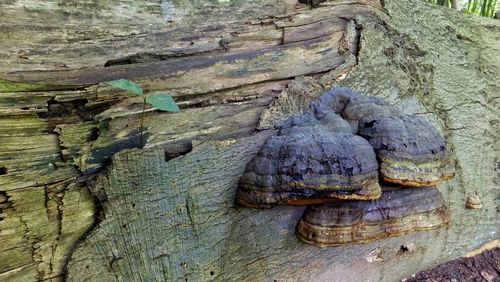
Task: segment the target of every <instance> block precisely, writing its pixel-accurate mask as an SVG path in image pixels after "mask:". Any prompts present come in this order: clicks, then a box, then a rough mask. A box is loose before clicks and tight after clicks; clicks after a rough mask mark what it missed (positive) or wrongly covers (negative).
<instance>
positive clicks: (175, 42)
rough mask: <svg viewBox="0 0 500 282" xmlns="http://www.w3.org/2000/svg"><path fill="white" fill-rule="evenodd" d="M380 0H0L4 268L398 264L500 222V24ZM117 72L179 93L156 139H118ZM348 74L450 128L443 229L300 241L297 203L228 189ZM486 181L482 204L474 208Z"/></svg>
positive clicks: (90, 271)
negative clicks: (258, 204)
mask: <svg viewBox="0 0 500 282" xmlns="http://www.w3.org/2000/svg"><path fill="white" fill-rule="evenodd" d="M384 2H385V6H381V5H380V3H379V2H378V1H373V0H359V1H354V0H352V1H351V0H346V1H326V2H324V3H322V4H321V5H320V6H319V7H317V8H314V9H310V8H309V7H308V6H306V5H300V4H297V3H296V1H292V0H281V1H268V0H259V1H243V0H241V1H230V2H225V1H220V2H216V1H209V2H206V1H177V2H175V1H173V2H172V1H161V3H160V2H150V1H134V2H133V3H132V2H128V3H118V2H115V1H79V2H78V4H76V3H69V2H65V1H44V2H43V3H41V2H36V1H28V0H23V1H21V0H18V1H10V2H5V3H1V4H0V8H1V9H0V17H1V18H2V23H0V38H1V39H2V41H1V42H0V47H1V48H0V142H1V144H2V146H1V147H0V174H1V175H0V242H2V243H0V280H16V281H18V280H25V281H33V280H43V279H49V278H54V279H60V278H62V277H63V276H62V275H63V274H65V273H66V272H67V278H68V279H69V280H77V281H80V280H85V279H89V280H99V281H103V280H129V279H136V280H138V279H143V280H185V279H188V281H192V280H195V281H196V280H273V279H276V280H278V281H280V280H310V279H316V280H322V279H324V280H332V279H338V280H344V281H345V280H352V279H356V280H369V279H376V280H394V279H399V278H402V277H406V276H408V275H410V274H411V273H414V272H416V271H417V270H420V269H422V268H425V267H429V266H432V265H434V264H435V263H436V262H439V261H444V260H447V259H450V258H453V257H456V256H458V255H460V254H463V253H464V252H466V251H468V250H470V249H471V248H473V247H475V246H477V245H481V244H482V243H484V242H486V241H489V240H491V239H492V238H496V237H498V226H499V223H500V222H499V220H498V214H497V208H496V206H497V205H498V197H499V195H498V183H499V179H498V177H499V175H498V156H499V151H500V144H499V143H498V142H499V132H500V129H499V121H498V117H499V107H498V97H499V93H498V89H499V88H500V85H499V84H500V82H499V79H498V76H499V70H498V68H499V66H500V62H499V60H500V56H499V54H500V46H499V42H498V39H497V38H496V37H494V36H492V35H491V34H495V32H497V31H498V30H499V29H500V25H499V23H498V22H497V21H493V20H487V19H480V18H476V17H473V16H465V15H458V14H456V13H455V12H453V11H452V10H446V9H439V8H438V9H435V8H430V7H429V6H427V5H426V4H424V3H421V2H417V3H413V2H411V1H395V0H391V1H388V0H386V1H384ZM95 5H97V6H98V8H96V6H95ZM429 19H432V20H429ZM351 20H355V22H354V21H351ZM62 22H64V23H65V24H61V23H62ZM497 33H498V32H497ZM358 43H359V44H358ZM358 45H359V46H358ZM105 65H106V67H105ZM39 70H43V71H39ZM301 75H308V76H309V77H299V76H301ZM115 78H129V79H133V80H134V81H136V82H139V83H141V84H142V85H144V86H145V87H146V88H148V89H149V90H169V91H172V92H173V94H174V96H175V98H176V100H177V101H179V102H180V105H181V107H182V108H183V111H182V112H181V113H178V114H168V113H159V112H156V111H154V109H148V110H147V113H146V117H145V126H146V128H147V133H146V136H147V139H148V143H147V144H146V148H145V150H144V151H141V150H132V151H129V150H125V149H130V148H134V147H137V146H138V143H139V136H138V127H139V122H140V119H139V116H140V112H141V108H142V105H141V100H140V99H137V98H134V97H130V96H127V95H126V94H125V93H123V92H120V91H117V90H113V89H110V88H109V87H107V86H106V85H105V84H104V83H103V82H104V81H107V80H110V79H115ZM339 82H340V83H341V84H342V85H345V86H348V87H351V88H353V89H355V90H358V91H361V92H364V93H366V94H370V95H377V96H380V97H384V98H385V99H387V100H389V101H391V103H393V104H394V105H397V106H399V107H400V108H401V109H402V110H403V111H404V112H406V113H418V114H422V115H425V116H426V117H427V118H429V119H432V120H433V121H435V123H436V124H437V125H438V127H440V128H441V129H442V131H443V132H444V133H445V136H446V138H447V139H448V141H449V142H450V144H451V145H452V147H453V152H454V155H455V157H456V158H457V170H458V172H459V173H458V175H457V177H456V178H455V180H454V181H452V182H450V183H449V184H447V185H445V186H443V187H440V191H441V192H442V193H443V195H445V199H446V201H447V203H448V204H449V205H450V207H451V211H452V220H453V225H452V226H451V227H450V228H449V229H446V230H438V231H431V232H422V233H417V234H413V235H408V236H404V237H401V238H393V239H388V240H383V241H378V242H374V243H371V244H367V245H356V246H349V247H340V248H331V249H322V250H319V249H316V248H314V247H311V246H305V245H304V244H301V243H300V242H299V241H297V240H296V239H295V236H294V228H295V224H296V222H297V221H298V218H299V217H300V215H301V212H302V209H301V208H297V207H279V208H276V209H272V210H264V211H260V210H252V209H242V208H237V207H235V206H234V202H233V198H234V193H235V191H236V185H237V182H238V179H239V177H240V176H241V174H242V173H243V170H244V167H245V165H246V162H247V161H248V160H249V158H251V156H252V155H253V154H255V153H256V152H257V150H258V148H259V146H260V144H262V142H263V141H264V140H265V138H266V136H267V135H268V134H269V132H268V131H263V132H260V133H257V134H254V131H255V128H256V126H257V124H258V123H259V122H260V123H259V127H260V128H269V127H270V126H271V127H272V123H273V120H274V119H276V117H277V116H279V118H282V117H283V116H287V115H289V114H291V113H293V112H296V111H300V109H301V107H303V106H304V105H306V104H307V103H306V101H309V100H310V99H312V98H313V96H315V95H317V94H318V93H320V92H321V91H322V90H323V89H325V88H327V87H330V86H332V85H335V84H337V83H339ZM287 86H288V87H289V88H288V89H287ZM282 91H284V92H283V93H282V96H283V97H287V98H280V100H277V102H276V103H274V104H273V106H272V108H271V109H270V110H266V108H267V107H268V105H269V104H270V103H271V101H272V100H273V99H274V98H275V97H276V96H277V95H278V94H279V93H280V92H282ZM280 101H281V102H280ZM263 112H265V114H264V115H263V116H262V119H261V120H259V119H260V116H261V114H262V113H263ZM217 140H219V141H217ZM115 153H118V155H117V156H116V158H114V160H113V164H112V166H111V167H110V168H109V170H106V171H104V172H103V171H102V168H103V167H105V166H106V165H107V163H108V162H109V157H110V156H112V155H113V154H115ZM184 154H185V156H182V157H179V158H175V159H171V158H173V157H178V156H180V155H184ZM99 173H105V174H104V176H99V177H98V180H97V182H95V181H94V179H95V177H96V176H97V175H98V174H99ZM87 188H89V189H91V190H92V192H93V196H91V195H90V193H88V190H87ZM473 191H477V192H478V194H479V196H480V197H481V199H482V200H483V209H482V210H473V211H471V210H465V208H464V200H465V196H466V195H467V194H468V193H470V192H473ZM404 242H412V243H414V244H415V245H416V246H417V247H416V251H415V252H414V253H410V254H404V255H401V252H399V249H400V246H401V245H402V244H403V243H404ZM77 244H78V245H77ZM376 248H380V249H382V250H383V251H384V255H383V257H384V260H385V261H384V262H376V263H368V262H367V261H366V259H365V258H364V257H365V256H366V255H367V254H368V253H370V252H371V251H372V250H373V249H376ZM70 256H71V259H70V260H69V258H70ZM68 260H69V264H67V263H68ZM359 269H364V270H365V271H364V272H362V273H360V271H359ZM332 277H333V278H332Z"/></svg>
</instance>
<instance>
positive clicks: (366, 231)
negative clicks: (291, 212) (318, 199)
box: [296, 187, 450, 247]
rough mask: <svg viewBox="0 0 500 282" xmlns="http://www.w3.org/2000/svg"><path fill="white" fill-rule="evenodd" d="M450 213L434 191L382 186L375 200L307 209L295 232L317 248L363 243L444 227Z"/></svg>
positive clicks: (339, 203) (448, 220)
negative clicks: (379, 195) (378, 196)
mask: <svg viewBox="0 0 500 282" xmlns="http://www.w3.org/2000/svg"><path fill="white" fill-rule="evenodd" d="M449 222H450V213H449V210H448V208H447V207H446V206H445V203H444V200H443V196H442V195H441V193H440V192H439V191H438V190H437V189H435V188H422V189H404V188H400V187H384V188H383V192H382V196H381V197H380V198H379V199H378V200H374V201H348V202H340V201H339V202H337V203H333V204H325V205H321V206H312V207H308V208H307V209H306V211H305V212H304V215H303V216H302V218H301V219H300V221H299V223H298V225H297V229H296V233H297V236H298V238H299V239H301V240H302V241H304V242H306V243H308V244H312V245H315V246H318V247H327V246H336V245H344V244H356V243H366V242H370V241H373V240H378V239H384V238H387V237H393V236H399V235H403V234H406V233H409V232H413V231H421V230H430V229H434V228H438V227H442V226H445V225H447V224H448V223H449Z"/></svg>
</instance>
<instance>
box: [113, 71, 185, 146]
mask: <svg viewBox="0 0 500 282" xmlns="http://www.w3.org/2000/svg"><path fill="white" fill-rule="evenodd" d="M108 84H109V85H110V86H111V87H113V88H118V89H122V90H125V91H128V92H130V93H132V94H134V95H136V96H141V97H142V113H141V127H140V134H141V148H143V147H144V142H143V125H144V112H145V111H146V103H148V104H150V105H151V106H153V107H155V108H157V109H158V110H160V111H164V112H180V111H181V110H180V109H179V106H178V105H177V104H176V103H175V101H174V99H173V98H172V96H170V95H169V94H168V93H166V92H161V91H157V92H148V93H144V90H143V89H142V87H141V86H140V85H138V84H136V83H134V82H132V81H129V80H126V79H117V80H112V81H108Z"/></svg>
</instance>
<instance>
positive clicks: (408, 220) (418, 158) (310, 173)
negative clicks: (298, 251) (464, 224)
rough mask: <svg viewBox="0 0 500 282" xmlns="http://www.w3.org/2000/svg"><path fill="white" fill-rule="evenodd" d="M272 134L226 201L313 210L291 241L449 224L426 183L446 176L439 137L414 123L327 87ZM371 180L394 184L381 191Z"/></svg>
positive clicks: (447, 162) (355, 237)
mask: <svg viewBox="0 0 500 282" xmlns="http://www.w3.org/2000/svg"><path fill="white" fill-rule="evenodd" d="M276 127H277V128H278V129H279V131H278V133H277V135H274V136H272V137H270V138H269V139H268V140H267V141H266V142H265V143H264V145H263V147H262V148H261V150H260V151H259V153H258V154H257V156H255V157H254V158H253V159H252V160H251V161H250V162H249V163H248V164H247V166H246V169H245V173H244V174H243V176H242V177H241V179H240V183H239V189H238V192H237V194H236V202H237V203H238V204H240V205H243V206H246V207H254V208H269V207H273V206H276V205H279V204H291V205H317V204H323V205H321V206H310V207H308V208H307V209H306V211H305V212H304V215H303V217H302V218H301V220H300V222H299V223H298V225H297V230H296V233H297V236H298V237H299V238H300V239H301V240H303V241H305V242H307V243H310V244H313V245H316V246H320V247H324V246H334V245H342V244H351V243H364V242H369V241H372V240H377V239H382V238H386V237H390V236H398V235H401V234H405V233H408V232H412V231H418V230H427V229H433V228H437V227H440V226H444V225H446V224H448V223H449V221H450V216H449V211H448V208H447V207H446V206H445V204H444V201H443V197H442V195H441V194H440V193H439V191H438V190H437V189H434V188H432V187H430V186H435V185H437V184H439V183H441V182H442V181H444V180H447V179H450V178H452V177H453V175H454V173H453V163H452V160H451V158H450V156H449V153H448V151H447V148H446V141H445V140H444V138H443V137H442V136H441V134H440V133H439V132H438V131H437V129H435V128H434V127H433V126H432V125H431V124H430V123H429V122H428V121H426V120H425V119H423V118H422V117H418V116H411V115H404V114H402V113H401V112H400V111H399V110H398V109H396V108H394V107H391V106H390V105H388V104H386V103H385V102H384V101H383V100H382V99H379V98H376V97H365V96H363V95H361V94H359V93H357V92H354V91H352V90H350V89H347V88H334V89H332V90H330V91H328V92H326V93H325V94H323V95H321V96H320V97H318V99H316V100H315V101H313V102H311V103H310V104H309V108H308V109H306V110H305V111H304V112H303V113H302V114H299V115H295V116H291V117H289V118H288V119H286V120H284V121H280V122H279V123H277V124H276ZM379 178H380V179H382V180H384V181H385V182H387V183H394V184H398V185H402V186H398V187H386V188H384V189H383V191H381V187H380V184H379ZM403 186H410V187H427V188H422V189H404V187H403ZM369 200H370V201H369Z"/></svg>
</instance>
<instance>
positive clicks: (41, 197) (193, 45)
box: [0, 0, 380, 280]
mask: <svg viewBox="0 0 500 282" xmlns="http://www.w3.org/2000/svg"><path fill="white" fill-rule="evenodd" d="M94 4H95V3H93V4H92V5H89V3H87V2H85V1H83V2H79V3H78V4H60V3H58V2H56V1H46V2H44V3H43V4H40V5H36V4H34V3H32V2H30V1H21V2H15V3H14V2H13V3H2V4H1V5H0V6H1V8H2V9H0V14H1V17H2V19H5V20H4V21H3V22H2V23H1V24H0V38H2V42H1V44H0V46H1V47H2V48H0V129H1V130H0V142H1V143H2V144H3V145H2V146H1V147H0V171H1V175H0V193H1V194H0V195H1V196H2V198H1V199H0V200H1V201H0V205H1V206H0V214H1V219H2V220H0V241H2V242H5V243H3V244H2V246H1V250H2V251H1V252H0V257H1V258H3V259H2V260H1V261H2V263H0V280H9V279H13V280H18V279H24V280H34V279H48V278H52V277H61V275H62V274H63V272H64V269H65V265H66V263H67V260H68V255H69V254H70V253H71V252H72V250H73V249H74V247H75V244H76V243H77V242H78V240H79V239H80V237H82V236H84V235H85V234H86V232H88V230H89V228H91V227H92V226H93V224H95V221H94V220H95V218H96V217H97V215H98V214H99V213H98V212H96V211H95V210H94V209H95V205H94V201H93V198H92V197H90V195H89V194H88V192H85V191H87V190H86V189H87V188H86V186H87V184H88V183H87V182H85V181H87V180H88V179H91V178H92V177H93V175H94V174H95V173H98V172H99V171H100V170H101V169H102V168H103V167H105V166H106V165H107V164H108V163H109V161H110V157H111V156H112V155H113V154H115V153H117V152H119V151H122V150H124V149H127V148H134V147H138V146H139V145H140V144H139V139H140V138H139V132H138V128H139V123H140V119H141V118H142V117H141V116H142V114H141V108H142V105H141V103H142V101H141V99H137V98H134V97H130V96H128V95H127V94H126V93H124V92H122V91H117V90H115V89H111V88H110V87H107V86H106V84H105V83H103V82H105V81H108V80H112V79H117V78H128V79H132V80H134V81H136V82H138V83H140V84H141V85H142V86H144V87H145V88H146V89H148V90H169V91H173V94H174V96H175V97H176V99H177V101H178V102H179V104H180V105H181V107H182V108H183V111H182V112H181V113H180V114H176V115H172V114H168V113H163V114H160V113H158V112H155V111H154V109H147V111H146V114H145V115H144V119H145V120H144V124H145V128H146V132H145V136H146V138H147V144H146V148H152V147H157V148H162V150H163V151H164V154H163V155H164V156H163V157H164V159H165V160H169V159H171V158H175V157H179V156H180V155H182V154H186V153H188V152H189V151H191V150H192V149H193V146H197V144H199V143H201V142H205V141H208V140H214V139H226V138H236V137H242V136H248V135H250V134H252V132H253V131H254V129H255V126H256V124H257V122H258V120H259V117H260V115H261V113H262V111H263V110H264V109H265V108H266V107H267V105H269V104H270V103H271V101H272V99H273V98H274V97H275V96H276V95H277V94H278V93H279V92H280V91H282V90H284V89H285V88H286V87H287V84H288V83H289V82H290V81H292V80H293V79H294V77H296V76H300V75H305V74H313V73H321V72H328V71H330V70H333V69H335V68H337V67H338V66H340V65H342V64H343V63H344V61H345V59H346V58H347V57H348V56H349V54H347V53H342V54H341V53H339V52H338V46H339V42H340V40H341V38H342V35H343V33H344V29H345V28H346V25H347V23H348V22H349V20H350V19H352V18H353V17H355V16H356V15H358V14H368V13H371V12H374V11H376V10H377V9H378V8H379V7H380V4H379V3H378V2H377V1H364V0H363V1H344V2H339V3H337V4H335V3H332V4H334V5H331V6H325V7H324V8H323V9H325V10H327V11H325V12H324V13H322V14H318V15H317V14H316V13H317V11H315V10H311V9H309V8H308V7H307V6H306V5H299V4H297V3H296V2H295V1H278V2H271V1H266V0H263V1H248V2H242V3H239V4H238V6H236V7H232V6H230V5H227V4H220V3H218V4H213V5H212V4H210V5H209V6H206V5H200V4H198V3H187V2H186V3H183V4H181V5H177V4H176V6H172V3H170V2H168V1H164V3H163V4H161V5H158V4H149V3H146V2H141V1H136V2H135V3H134V4H124V5H122V6H111V5H108V4H104V3H100V4H99V5H101V6H100V8H99V9H96V7H95V5H94ZM264 4H266V5H267V8H266V9H262V8H261V6H262V5H264ZM169 5H170V6H169ZM141 9H147V11H146V10H141ZM131 11H133V12H131ZM217 14H219V15H221V16H218V17H215V16H214V15H217ZM183 15H184V16H183ZM185 15H190V16H185ZM304 17H305V18H304ZM295 18H300V19H295ZM61 22H65V24H61ZM318 22H320V25H321V26H322V28H321V29H317V27H318ZM292 38H293V39H292ZM351 53H354V50H352V52H351ZM40 70H42V71H40ZM84 175H87V176H86V177H83V176H84ZM89 177H90V178H89ZM99 191H100V190H99ZM99 191H95V193H96V195H101V194H100V193H101V192H99ZM103 199H104V198H101V200H103ZM74 204H76V205H77V207H75V206H74ZM28 206H30V207H31V209H30V210H29V212H28V210H26V209H23V208H22V207H28ZM35 214H37V215H46V216H35ZM71 221H77V222H78V224H76V225H67V222H71Z"/></svg>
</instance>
